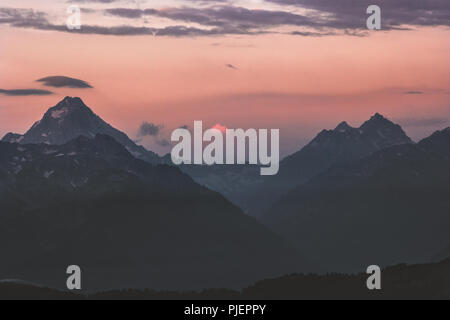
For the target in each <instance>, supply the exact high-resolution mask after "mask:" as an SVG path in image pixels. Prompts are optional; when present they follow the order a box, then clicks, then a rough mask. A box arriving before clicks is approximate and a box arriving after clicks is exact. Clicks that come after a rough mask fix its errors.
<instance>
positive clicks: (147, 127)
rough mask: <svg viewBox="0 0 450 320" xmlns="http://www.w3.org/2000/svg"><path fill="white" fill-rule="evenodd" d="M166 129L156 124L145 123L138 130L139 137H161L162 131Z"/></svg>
mask: <svg viewBox="0 0 450 320" xmlns="http://www.w3.org/2000/svg"><path fill="white" fill-rule="evenodd" d="M163 128H164V126H163V125H160V124H154V123H151V122H147V121H145V122H144V123H142V124H141V126H140V127H139V130H138V136H139V137H156V136H158V135H159V133H160V132H161V130H162V129H163Z"/></svg>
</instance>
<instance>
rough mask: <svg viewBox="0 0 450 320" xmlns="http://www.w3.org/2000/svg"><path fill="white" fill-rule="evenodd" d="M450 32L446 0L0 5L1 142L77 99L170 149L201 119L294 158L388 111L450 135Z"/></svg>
mask: <svg viewBox="0 0 450 320" xmlns="http://www.w3.org/2000/svg"><path fill="white" fill-rule="evenodd" d="M375 3H377V4H378V5H379V6H380V7H381V10H382V15H381V17H382V29H381V30H368V29H367V27H366V19H367V17H368V15H367V14H366V9H367V6H368V5H369V4H375ZM71 5H77V6H79V7H80V8H81V23H82V24H81V29H80V30H69V29H68V28H67V26H66V21H67V19H68V18H69V14H68V13H67V8H68V7H69V6H71ZM449 26H450V1H448V0H423V1H420V0H418V1H406V0H396V1H392V0H378V1H365V0H266V1H262V0H209V1H207V0H204V1H201V0H198V1H197V0H196V1H194V0H164V1H162V0H148V1H146V0H40V1H35V0H21V1H20V2H19V1H17V0H0V136H3V135H4V134H6V133H7V132H17V133H24V132H25V131H26V130H27V129H29V127H30V126H31V125H32V124H33V123H34V122H35V121H37V120H39V119H40V118H41V117H42V115H43V113H44V112H45V111H46V110H47V109H48V108H50V107H52V106H54V105H56V104H57V103H58V102H59V101H60V100H62V99H63V98H64V97H65V96H78V97H81V98H82V99H83V100H84V102H85V103H86V104H87V105H88V106H89V107H91V109H93V111H94V112H95V113H97V114H98V115H99V116H101V117H102V118H103V119H104V120H105V121H107V122H108V123H110V124H111V125H113V126H115V127H116V128H118V129H120V130H122V131H124V132H126V133H127V134H128V135H129V136H130V138H132V139H134V140H137V141H139V143H141V144H143V145H144V146H145V147H147V148H148V149H151V150H154V151H156V152H158V153H160V154H165V153H167V152H169V151H170V145H169V144H168V143H167V142H168V140H169V139H170V134H171V132H172V131H173V130H174V129H176V128H179V127H181V126H187V127H189V126H190V127H192V126H193V122H194V120H202V121H203V122H204V126H209V127H213V126H217V125H219V126H220V127H228V128H244V129H246V128H255V129H258V128H264V129H280V136H281V152H282V154H283V155H286V154H289V153H292V152H294V151H296V150H298V149H299V148H300V147H302V146H303V145H304V144H305V143H307V142H308V141H309V140H311V139H312V138H313V137H314V136H315V135H316V134H317V133H318V132H320V131H321V130H322V129H333V128H334V127H336V126H337V124H339V123H340V122H341V121H344V120H345V121H347V122H348V123H349V124H350V125H353V126H360V125H361V124H362V122H364V121H365V120H367V119H368V118H370V116H372V115H373V114H375V113H376V112H379V113H381V114H383V115H385V116H386V117H388V118H390V119H391V120H393V121H395V122H397V123H399V124H401V125H402V126H403V128H404V129H405V131H406V132H407V134H408V135H409V136H410V137H411V138H413V139H414V140H419V139H421V138H424V137H426V136H428V135H429V134H431V133H432V132H434V131H436V130H439V129H443V128H446V127H449V126H450V64H449V62H448V60H449V59H448V57H449V56H450V37H449V36H450V28H449ZM53 76H60V77H65V78H57V79H59V82H58V81H56V80H55V78H48V77H53ZM43 78H47V80H46V81H39V82H37V81H36V80H39V79H43Z"/></svg>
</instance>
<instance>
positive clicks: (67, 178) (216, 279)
mask: <svg viewBox="0 0 450 320" xmlns="http://www.w3.org/2000/svg"><path fill="white" fill-rule="evenodd" d="M0 177H1V179H0V199H1V201H0V206H1V208H0V209H1V210H0V212H1V213H0V252H1V254H2V263H1V264H0V279H24V280H27V281H31V282H35V283H40V284H44V285H49V286H54V287H63V286H65V277H66V275H65V270H66V268H67V266H69V265H72V264H77V265H80V267H81V268H82V270H83V275H84V279H85V284H86V289H90V290H100V289H102V290H103V289H108V288H110V289H111V288H125V287H133V288H145V287H153V288H176V289H181V288H185V289H188V288H202V287H210V286H227V287H233V286H241V285H245V284H247V283H251V282H252V281H255V280H257V279H260V278H266V277H268V276H274V275H280V274H283V273H285V272H292V271H295V270H306V269H308V267H309V266H308V265H307V264H306V263H305V262H304V261H303V260H302V259H301V258H299V256H298V254H297V252H295V251H294V250H293V249H291V248H290V247H289V246H288V245H286V244H285V243H284V241H282V240H281V239H280V238H279V237H277V236H275V235H274V234H273V233H271V232H270V231H268V230H267V229H266V228H265V227H263V226H262V225H260V224H259V223H258V222H257V221H256V220H254V219H252V218H250V217H248V216H246V215H244V214H243V213H242V211H241V210H240V209H239V208H237V207H236V206H234V205H232V204H231V203H230V202H228V201H227V200H226V199H225V198H223V197H222V196H221V195H219V194H217V193H215V192H211V191H209V190H208V189H206V188H204V187H201V186H200V185H198V184H196V183H195V182H194V181H193V180H192V179H191V178H190V177H188V176H187V175H185V174H183V173H182V172H181V171H180V170H179V169H178V168H175V167H172V166H167V165H159V166H154V165H151V164H149V163H147V162H145V161H142V160H139V159H136V158H135V157H133V155H132V154H131V153H130V152H129V151H128V150H126V148H124V147H123V146H122V145H121V144H120V143H118V142H116V141H115V140H114V139H113V138H112V137H109V136H107V135H99V134H98V135H96V136H95V137H94V138H93V139H90V138H87V137H84V136H80V137H78V138H76V139H74V140H71V141H69V142H68V143H66V144H62V145H47V144H18V143H8V142H0Z"/></svg>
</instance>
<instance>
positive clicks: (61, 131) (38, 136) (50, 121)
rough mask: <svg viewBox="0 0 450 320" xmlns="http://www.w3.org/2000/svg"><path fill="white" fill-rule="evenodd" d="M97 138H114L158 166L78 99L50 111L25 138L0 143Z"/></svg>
mask: <svg viewBox="0 0 450 320" xmlns="http://www.w3.org/2000/svg"><path fill="white" fill-rule="evenodd" d="M96 134H106V135H109V136H111V137H113V138H114V139H115V140H117V141H118V142H120V143H121V144H122V145H124V146H125V147H126V148H127V149H128V151H130V152H131V153H132V154H133V155H134V156H135V157H137V158H139V159H142V160H145V161H147V162H150V163H153V164H157V163H161V159H160V158H159V156H158V155H157V154H155V153H153V152H151V151H148V150H146V149H145V148H144V147H142V146H138V145H137V144H136V143H134V142H133V141H132V140H131V139H130V138H129V137H128V136H127V135H126V134H125V133H123V132H121V131H119V130H117V129H115V128H113V127H112V126H111V125H109V124H108V123H106V122H105V121H103V120H102V119H101V118H100V117H99V116H98V115H96V114H95V113H94V112H93V111H92V110H91V109H90V108H89V107H88V106H87V105H86V104H84V102H83V101H82V100H81V99H80V98H72V97H66V98H64V99H63V100H62V101H60V102H59V103H58V104H57V105H56V106H54V107H52V108H50V109H49V110H48V111H47V112H46V113H45V114H44V116H43V117H42V119H41V120H39V121H37V122H36V123H35V124H34V125H33V126H32V127H31V128H30V129H29V130H28V131H27V132H26V133H25V134H24V135H19V134H15V133H8V134H7V135H6V136H5V137H4V138H3V141H6V142H17V143H21V144H30V143H45V144H49V145H61V144H64V143H66V142H68V141H70V140H73V139H75V138H77V137H78V136H80V135H82V136H86V137H88V138H93V137H95V135H96Z"/></svg>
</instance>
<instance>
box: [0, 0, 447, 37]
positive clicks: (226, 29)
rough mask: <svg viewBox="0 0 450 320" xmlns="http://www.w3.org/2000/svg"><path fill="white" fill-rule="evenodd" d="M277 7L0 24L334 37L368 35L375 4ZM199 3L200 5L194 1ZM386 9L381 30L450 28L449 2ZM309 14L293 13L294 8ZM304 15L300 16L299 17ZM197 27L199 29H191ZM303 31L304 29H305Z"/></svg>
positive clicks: (283, 1) (386, 0)
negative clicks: (99, 22) (99, 21)
mask: <svg viewBox="0 0 450 320" xmlns="http://www.w3.org/2000/svg"><path fill="white" fill-rule="evenodd" d="M267 1H269V2H272V3H276V4H278V5H279V6H277V7H276V8H277V9H271V10H264V9H248V8H244V7H238V6H234V5H231V4H230V3H231V2H229V1H225V0H224V1H220V0H212V1H200V3H202V5H201V6H197V7H189V6H182V7H178V8H175V7H165V8H161V9H154V8H147V9H139V8H108V9H105V10H103V11H102V12H103V13H104V14H107V15H110V16H115V17H120V18H127V19H129V20H130V21H135V20H138V19H141V20H142V19H145V18H147V17H150V16H152V17H157V18H164V19H168V20H170V21H173V25H169V26H167V27H162V28H159V27H146V26H137V25H133V24H132V23H131V24H129V25H117V26H96V25H83V26H82V28H81V29H80V30H76V29H75V30H69V29H68V28H67V27H66V26H65V25H55V24H53V23H51V22H50V21H49V19H48V17H47V15H46V14H45V13H43V12H36V11H33V10H30V9H12V8H0V24H1V23H3V24H9V25H11V26H13V27H18V28H31V29H37V30H49V31H59V32H70V33H79V34H99V35H111V36H137V35H151V36H172V37H192V36H215V35H242V34H246V35H253V34H264V33H274V32H288V33H289V31H280V30H274V28H278V27H286V26H288V27H292V26H295V27H298V29H299V30H298V31H294V32H291V33H290V34H292V35H299V36H305V37H306V36H308V37H321V36H330V35H336V34H343V35H349V36H359V37H363V36H367V35H369V34H370V32H368V30H367V27H366V20H367V17H368V15H367V13H366V9H367V7H368V6H369V5H371V4H372V1H371V0H339V1H336V0H267ZM70 2H78V3H89V2H96V3H107V4H111V3H114V2H118V1H115V0H92V1H88V0H70ZM191 2H192V3H198V1H191ZM377 4H378V5H379V6H380V7H381V8H382V29H383V30H409V29H410V28H409V26H450V1H448V0H427V1H411V0H396V1H393V0H378V1H377ZM293 6H297V7H299V8H303V9H308V10H302V11H298V12H296V11H293V10H292V7H293ZM300 12H301V13H300ZM193 24H195V26H193ZM303 29H304V30H303Z"/></svg>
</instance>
